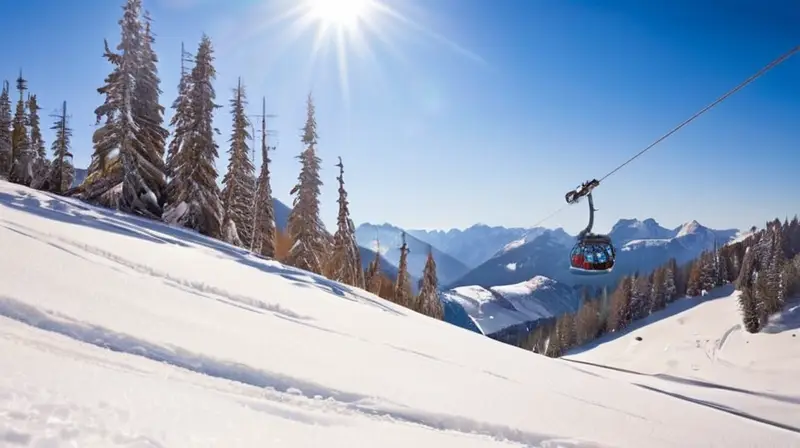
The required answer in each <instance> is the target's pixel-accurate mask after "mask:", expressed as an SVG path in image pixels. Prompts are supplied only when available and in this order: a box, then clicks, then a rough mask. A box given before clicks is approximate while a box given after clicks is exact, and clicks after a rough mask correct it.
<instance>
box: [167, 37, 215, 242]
mask: <svg viewBox="0 0 800 448" xmlns="http://www.w3.org/2000/svg"><path fill="white" fill-rule="evenodd" d="M213 53H214V50H213V48H212V45H211V39H210V38H209V37H208V36H207V35H205V34H204V35H203V37H202V39H201V40H200V45H199V46H198V49H197V53H196V55H195V64H194V67H193V68H192V72H191V77H190V83H191V90H190V91H189V93H190V97H189V100H188V102H189V104H190V112H189V113H188V114H187V116H186V117H187V118H186V120H187V121H186V129H187V132H186V134H185V135H183V137H182V138H183V139H184V140H183V144H182V147H181V149H180V151H179V152H178V153H177V155H176V160H177V162H176V164H175V168H174V169H175V171H174V178H173V181H174V184H173V185H174V186H175V187H176V188H175V190H174V194H175V197H174V199H173V200H174V202H173V203H172V204H171V205H170V206H169V208H168V210H167V211H166V213H165V214H164V220H165V221H167V222H170V223H174V224H179V225H182V226H184V227H188V228H190V229H193V230H196V231H198V232H200V233H201V234H203V235H206V236H210V237H212V238H219V237H220V236H221V226H222V201H221V200H220V191H219V187H218V186H217V169H216V163H215V162H216V159H217V157H219V153H218V146H217V143H216V142H215V141H214V132H215V131H216V129H215V128H214V125H213V119H214V117H213V115H214V109H216V108H217V107H219V106H218V105H217V104H215V103H214V99H215V98H216V93H215V92H214V86H213V85H212V81H213V80H214V78H216V70H215V69H214V65H213V62H214V54H213Z"/></svg>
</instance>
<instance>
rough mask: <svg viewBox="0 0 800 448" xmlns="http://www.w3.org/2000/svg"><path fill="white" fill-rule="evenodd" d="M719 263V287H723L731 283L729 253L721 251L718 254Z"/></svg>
mask: <svg viewBox="0 0 800 448" xmlns="http://www.w3.org/2000/svg"><path fill="white" fill-rule="evenodd" d="M717 262H718V263H719V271H718V277H717V286H723V285H725V284H727V283H729V282H730V270H731V267H730V257H728V254H727V252H723V251H722V250H720V251H719V252H717Z"/></svg>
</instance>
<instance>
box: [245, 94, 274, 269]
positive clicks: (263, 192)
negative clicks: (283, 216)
mask: <svg viewBox="0 0 800 448" xmlns="http://www.w3.org/2000/svg"><path fill="white" fill-rule="evenodd" d="M269 150H270V147H269V146H267V100H266V98H262V100H261V171H260V172H259V174H258V179H256V199H255V203H254V205H253V208H254V210H253V213H254V215H255V218H254V222H255V226H254V228H253V243H252V247H251V250H253V251H255V252H257V253H260V254H261V255H263V256H265V257H269V258H273V257H275V237H276V228H275V207H274V205H273V203H272V185H271V180H270V175H269V164H270V162H271V160H270V159H269Z"/></svg>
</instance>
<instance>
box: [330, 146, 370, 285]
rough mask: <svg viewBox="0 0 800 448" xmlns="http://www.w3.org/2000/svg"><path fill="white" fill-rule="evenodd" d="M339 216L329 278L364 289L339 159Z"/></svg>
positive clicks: (353, 226)
mask: <svg viewBox="0 0 800 448" xmlns="http://www.w3.org/2000/svg"><path fill="white" fill-rule="evenodd" d="M336 166H337V167H339V176H338V177H337V178H336V180H337V181H339V200H338V202H339V215H338V218H337V219H336V222H337V228H336V233H335V234H334V235H333V241H334V243H333V253H332V256H331V258H330V261H329V266H330V269H329V271H330V278H331V279H332V280H336V281H338V282H342V283H346V284H348V285H352V286H355V287H358V288H364V271H363V270H362V269H361V253H360V252H359V250H358V244H357V243H356V227H355V225H354V224H353V220H352V219H350V210H349V209H348V202H347V191H345V189H344V165H343V164H342V158H341V157H339V163H338V164H336Z"/></svg>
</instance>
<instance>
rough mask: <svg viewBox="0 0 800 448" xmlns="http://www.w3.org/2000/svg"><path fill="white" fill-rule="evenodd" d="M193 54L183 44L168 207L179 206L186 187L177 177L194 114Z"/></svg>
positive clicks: (170, 150)
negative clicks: (187, 66)
mask: <svg viewBox="0 0 800 448" xmlns="http://www.w3.org/2000/svg"><path fill="white" fill-rule="evenodd" d="M189 57H191V54H190V53H189V52H187V51H186V50H185V49H184V46H183V42H181V78H180V82H179V83H178V96H177V97H176V98H175V101H174V102H173V103H172V109H173V110H174V111H175V113H174V114H173V115H172V118H171V119H170V122H169V124H170V126H172V140H171V141H170V142H169V148H168V150H167V160H166V163H165V171H166V174H167V191H166V195H167V204H168V207H169V206H170V205H172V204H177V203H179V202H180V201H179V200H177V197H178V192H179V191H182V190H185V187H183V186H181V185H180V181H181V180H182V179H184V178H185V176H176V173H177V170H178V167H179V166H180V165H181V163H182V161H181V157H185V156H186V154H187V152H186V151H183V148H184V146H185V143H186V136H187V133H188V132H190V131H191V130H190V128H189V127H188V126H189V124H190V122H191V121H190V116H191V112H192V106H191V102H190V99H191V89H192V77H191V72H190V71H189V70H187V68H186V62H188V61H187V59H188V58H189Z"/></svg>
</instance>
